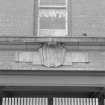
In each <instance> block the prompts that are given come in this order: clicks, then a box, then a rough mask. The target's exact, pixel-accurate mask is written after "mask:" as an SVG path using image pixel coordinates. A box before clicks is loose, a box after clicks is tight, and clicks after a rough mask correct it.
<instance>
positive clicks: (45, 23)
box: [39, 9, 67, 36]
mask: <svg viewBox="0 0 105 105" xmlns="http://www.w3.org/2000/svg"><path fill="white" fill-rule="evenodd" d="M39 17H40V25H39V28H40V30H39V33H40V35H42V33H43V35H47V34H48V35H49V34H50V35H57V36H59V35H60V36H61V35H63V36H64V35H65V34H66V17H67V15H66V9H40V13H39Z"/></svg>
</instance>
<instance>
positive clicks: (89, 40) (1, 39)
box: [0, 36, 105, 46]
mask: <svg viewBox="0 0 105 105" xmlns="http://www.w3.org/2000/svg"><path fill="white" fill-rule="evenodd" d="M40 43H49V44H53V43H64V44H67V45H71V46H72V45H75V46H77V45H80V46H81V45H83V46H89V45H94V46H98V45H99V46H102V45H105V37H10V36H8V37H7V36H6V37H5V36H0V44H4V45H8V44H16V45H24V44H40Z"/></svg>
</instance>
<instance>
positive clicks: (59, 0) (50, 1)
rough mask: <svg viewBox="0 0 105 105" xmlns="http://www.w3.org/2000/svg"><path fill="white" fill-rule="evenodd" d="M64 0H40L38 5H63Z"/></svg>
mask: <svg viewBox="0 0 105 105" xmlns="http://www.w3.org/2000/svg"><path fill="white" fill-rule="evenodd" d="M65 1H66V0H40V5H65V4H66V3H65Z"/></svg>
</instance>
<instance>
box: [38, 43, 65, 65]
mask: <svg viewBox="0 0 105 105" xmlns="http://www.w3.org/2000/svg"><path fill="white" fill-rule="evenodd" d="M39 52H40V54H41V61H42V65H44V66H47V67H58V66H61V65H63V64H64V62H65V61H64V60H65V54H66V49H65V48H64V47H63V46H62V45H61V44H56V45H48V44H45V45H44V46H43V47H42V48H40V49H39Z"/></svg>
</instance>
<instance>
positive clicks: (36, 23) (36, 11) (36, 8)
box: [33, 0, 72, 37]
mask: <svg viewBox="0 0 105 105" xmlns="http://www.w3.org/2000/svg"><path fill="white" fill-rule="evenodd" d="M39 1H40V0H34V29H33V34H34V36H36V37H71V36H72V16H71V14H72V13H71V12H72V7H71V0H66V1H65V2H66V10H67V16H66V20H65V21H66V33H67V35H64V36H55V35H54V36H50V35H49V36H46V35H45V36H41V35H39V30H40V29H39V24H40V22H39V3H40V2H39ZM57 8H59V7H58V6H57Z"/></svg>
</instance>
